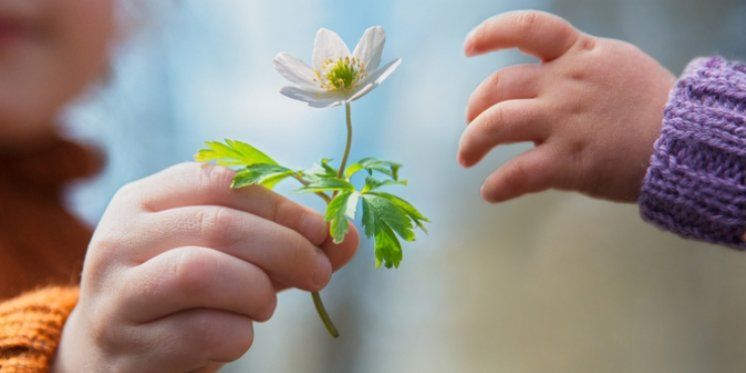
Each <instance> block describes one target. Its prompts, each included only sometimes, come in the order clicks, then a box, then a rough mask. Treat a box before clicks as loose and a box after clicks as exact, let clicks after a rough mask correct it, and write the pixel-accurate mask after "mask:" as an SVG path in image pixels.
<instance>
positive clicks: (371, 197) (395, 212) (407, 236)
mask: <svg viewBox="0 0 746 373" xmlns="http://www.w3.org/2000/svg"><path fill="white" fill-rule="evenodd" d="M362 197H363V201H365V202H366V203H367V205H368V207H369V209H370V211H371V213H372V214H373V217H374V221H373V223H374V224H375V231H378V225H381V223H384V224H385V225H387V226H389V227H390V228H391V229H392V230H393V231H394V232H396V234H397V235H399V237H401V238H402V239H403V240H405V241H414V238H415V234H414V231H413V226H412V221H411V220H410V219H409V215H408V214H407V213H406V212H405V211H404V210H402V209H401V208H400V207H399V206H397V205H396V204H394V203H393V202H391V201H389V200H388V199H386V198H383V197H381V196H378V195H376V194H363V195H362Z"/></svg>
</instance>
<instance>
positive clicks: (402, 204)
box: [370, 192, 430, 233]
mask: <svg viewBox="0 0 746 373" xmlns="http://www.w3.org/2000/svg"><path fill="white" fill-rule="evenodd" d="M370 194H374V195H377V196H380V197H383V198H385V199H387V200H389V201H391V203H393V204H395V205H396V206H398V207H399V208H401V209H402V210H403V211H404V212H405V213H406V214H407V215H408V216H409V218H410V219H412V221H413V222H414V223H415V224H417V227H418V228H420V229H421V230H422V231H423V232H425V233H428V232H427V228H426V227H425V224H424V223H429V222H430V219H428V218H427V217H426V216H425V215H423V214H422V213H421V212H420V211H419V210H417V208H415V207H414V206H413V205H412V204H411V203H409V202H407V201H405V200H404V199H402V198H401V197H398V196H395V195H393V194H391V193H385V192H371V193H370Z"/></svg>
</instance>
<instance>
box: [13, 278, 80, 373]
mask: <svg viewBox="0 0 746 373" xmlns="http://www.w3.org/2000/svg"><path fill="white" fill-rule="evenodd" d="M77 300H78V288H74V287H67V288H65V287H49V288H44V289H40V290H37V291H34V292H30V293H26V294H24V295H21V296H19V297H17V298H13V299H11V300H8V301H5V302H3V303H0V372H3V373H10V372H47V371H49V368H50V364H51V363H52V358H53V357H54V353H55V351H56V349H57V345H58V344H59V341H60V338H61V335H62V327H63V326H64V325H65V320H67V317H68V316H69V314H70V312H71V311H72V310H73V308H74V307H75V304H76V302H77Z"/></svg>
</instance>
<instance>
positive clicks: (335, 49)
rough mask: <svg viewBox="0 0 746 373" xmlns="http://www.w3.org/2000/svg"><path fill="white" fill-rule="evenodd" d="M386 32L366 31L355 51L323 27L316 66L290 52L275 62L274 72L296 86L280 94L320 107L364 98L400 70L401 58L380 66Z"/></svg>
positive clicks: (377, 28) (316, 47)
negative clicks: (395, 71)
mask: <svg viewBox="0 0 746 373" xmlns="http://www.w3.org/2000/svg"><path fill="white" fill-rule="evenodd" d="M385 42H386V33H385V32H384V31H383V28H382V27H381V26H375V27H371V28H369V29H367V30H365V33H364V34H363V37H362V38H360V41H359V42H358V44H357V46H356V47H355V51H354V52H353V53H352V54H350V50H349V49H347V45H346V44H345V43H344V42H343V41H342V39H341V38H340V37H339V35H337V34H336V33H335V32H334V31H331V30H328V29H325V28H322V29H320V30H319V31H318V32H317V33H316V41H315V43H314V47H313V57H312V59H313V67H311V66H308V65H307V64H306V63H304V62H303V61H301V60H299V59H297V58H295V57H293V56H291V55H290V54H288V53H285V52H283V53H280V54H278V55H277V56H276V57H275V59H274V65H275V69H276V70H277V71H278V72H279V73H280V74H282V76H284V77H285V78H286V79H287V80H289V81H291V82H292V83H293V84H294V86H289V87H283V88H282V89H281V90H280V93H282V94H283V95H285V96H287V97H290V98H292V99H295V100H300V101H303V102H306V103H308V105H310V106H313V107H318V108H326V107H332V106H338V105H341V104H347V103H350V102H352V101H355V100H357V99H359V98H360V97H363V96H365V95H366V94H367V93H368V92H370V91H371V90H373V88H375V87H376V86H378V85H379V84H381V82H383V81H384V80H385V79H386V78H388V77H389V75H391V73H393V72H394V70H396V68H397V67H399V64H400V63H401V59H396V60H394V61H391V62H389V63H388V64H386V65H385V66H383V67H381V68H378V66H379V65H380V64H381V54H382V53H383V45H384V43H385Z"/></svg>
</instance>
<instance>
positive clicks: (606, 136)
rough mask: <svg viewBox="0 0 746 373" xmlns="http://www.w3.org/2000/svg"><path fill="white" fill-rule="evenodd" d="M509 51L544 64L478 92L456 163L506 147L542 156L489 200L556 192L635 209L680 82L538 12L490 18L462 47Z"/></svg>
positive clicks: (614, 44) (513, 72)
mask: <svg viewBox="0 0 746 373" xmlns="http://www.w3.org/2000/svg"><path fill="white" fill-rule="evenodd" d="M512 47H518V48H520V49H521V50H522V51H524V52H526V53H529V54H532V55H534V56H537V57H539V58H540V59H541V60H542V62H541V63H540V64H527V65H518V66H511V67H508V68H505V69H502V70H500V71H498V72H496V73H495V74H493V75H492V76H490V77H489V78H487V79H486V80H485V81H484V82H483V83H482V84H481V85H480V86H479V87H478V88H477V89H476V90H475V91H474V93H473V94H472V96H471V98H470V99H469V104H468V108H467V111H466V116H467V121H468V122H469V125H468V127H467V128H466V131H465V132H464V134H463V137H462V138H461V145H460V149H459V155H458V157H459V161H460V162H461V164H462V165H464V166H466V167H470V166H472V165H474V164H476V163H477V162H479V161H480V160H481V159H482V157H484V156H485V155H486V154H487V153H488V152H489V151H490V149H492V148H494V147H495V146H498V145H501V144H508V143H516V142H524V141H532V142H534V143H535V144H536V147H535V148H534V149H532V150H530V151H528V152H526V153H525V154H522V155H520V156H518V157H517V158H515V159H513V160H511V161H509V162H508V163H506V164H505V165H504V166H502V167H501V168H500V169H498V170H497V171H495V172H494V173H493V174H492V175H490V176H489V177H488V178H487V180H486V181H485V182H484V185H483V187H482V196H483V198H484V199H486V200H487V201H490V202H500V201H505V200H508V199H511V198H515V197H518V196H521V195H523V194H526V193H532V192H539V191H543V190H546V189H550V188H556V189H562V190H575V191H579V192H582V193H586V194H589V195H591V196H595V197H600V198H607V199H611V200H617V201H634V200H636V199H637V196H638V193H639V189H640V186H641V184H642V179H643V177H644V175H645V171H646V169H647V167H648V162H649V160H650V156H651V154H652V152H653V143H654V142H655V140H656V138H657V137H658V135H659V132H660V128H661V122H662V118H663V107H664V106H665V103H666V101H667V98H668V92H669V90H670V89H671V88H672V87H673V84H674V81H675V78H674V76H673V75H672V74H671V73H670V72H668V71H667V70H666V69H665V68H663V67H662V66H661V65H660V64H658V62H656V61H655V60H654V59H652V58H651V57H650V56H648V55H646V54H645V53H643V52H642V51H640V50H639V49H637V48H636V47H635V46H633V45H631V44H628V43H625V42H622V41H618V40H612V39H603V38H597V37H594V36H591V35H587V34H583V33H581V32H580V31H578V30H576V29H575V28H573V26H572V25H570V24H569V23H568V22H567V21H565V20H563V19H561V18H559V17H557V16H554V15H551V14H547V13H542V12H536V11H520V12H511V13H505V14H501V15H498V16H496V17H494V18H492V19H489V20H487V21H485V22H484V23H483V24H481V25H480V26H478V27H477V28H476V29H475V30H474V31H473V32H472V33H471V34H470V35H469V36H468V37H467V39H466V43H465V46H464V48H465V53H466V54H467V55H468V56H475V55H478V54H482V53H486V52H489V51H496V50H500V49H505V48H512Z"/></svg>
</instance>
